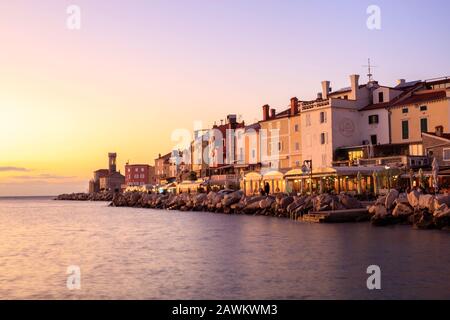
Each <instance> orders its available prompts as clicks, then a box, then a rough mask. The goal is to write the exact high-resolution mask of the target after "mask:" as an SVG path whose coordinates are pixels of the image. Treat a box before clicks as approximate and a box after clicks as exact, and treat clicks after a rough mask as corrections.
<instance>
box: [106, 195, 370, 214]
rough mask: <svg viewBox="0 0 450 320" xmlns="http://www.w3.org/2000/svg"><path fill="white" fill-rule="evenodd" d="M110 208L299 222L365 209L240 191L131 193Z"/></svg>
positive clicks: (336, 199) (347, 200)
mask: <svg viewBox="0 0 450 320" xmlns="http://www.w3.org/2000/svg"><path fill="white" fill-rule="evenodd" d="M111 206H115V207H135V208H153V209H167V210H180V211H208V212H215V213H226V214H248V215H265V216H274V217H286V218H292V219H296V220H297V219H299V218H301V217H302V216H303V215H304V214H307V213H309V212H311V211H314V212H317V211H320V212H322V211H323V212H325V211H330V210H345V209H354V208H361V207H362V205H361V203H360V202H359V201H358V200H356V199H355V198H352V197H350V196H348V195H345V194H340V195H330V194H321V195H313V196H289V195H286V194H277V195H268V196H245V195H244V194H243V192H242V191H240V190H238V191H234V190H221V191H218V192H213V191H211V192H209V193H208V194H206V193H199V194H188V193H182V194H178V195H175V194H145V193H140V192H129V193H123V194H115V195H114V197H113V199H112V202H111Z"/></svg>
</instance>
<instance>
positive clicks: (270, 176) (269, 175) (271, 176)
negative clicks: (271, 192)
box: [263, 171, 284, 180]
mask: <svg viewBox="0 0 450 320" xmlns="http://www.w3.org/2000/svg"><path fill="white" fill-rule="evenodd" d="M283 178H284V174H283V173H281V172H280V171H269V172H266V173H265V174H264V175H263V180H277V179H283Z"/></svg>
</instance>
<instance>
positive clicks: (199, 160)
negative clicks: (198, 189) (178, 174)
mask: <svg viewBox="0 0 450 320" xmlns="http://www.w3.org/2000/svg"><path fill="white" fill-rule="evenodd" d="M208 134H209V131H208V130H199V131H196V132H195V133H194V140H193V141H192V142H191V144H190V164H191V171H193V172H194V173H195V175H196V176H197V177H198V178H201V177H206V176H207V175H208V159H209V157H208V141H209V138H208Z"/></svg>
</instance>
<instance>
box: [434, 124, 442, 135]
mask: <svg viewBox="0 0 450 320" xmlns="http://www.w3.org/2000/svg"><path fill="white" fill-rule="evenodd" d="M443 133H444V127H443V126H436V131H435V134H436V135H437V136H438V137H442V135H443Z"/></svg>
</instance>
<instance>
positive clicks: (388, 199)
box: [384, 189, 399, 210]
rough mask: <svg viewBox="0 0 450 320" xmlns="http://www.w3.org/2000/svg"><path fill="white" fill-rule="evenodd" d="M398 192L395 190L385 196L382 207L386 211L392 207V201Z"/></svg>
mask: <svg viewBox="0 0 450 320" xmlns="http://www.w3.org/2000/svg"><path fill="white" fill-rule="evenodd" d="M398 195H399V192H398V191H397V190H396V189H391V190H389V193H388V194H387V195H386V201H385V203H384V206H385V207H386V209H387V210H390V209H392V208H393V207H394V201H395V200H396V199H397V198H398Z"/></svg>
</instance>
